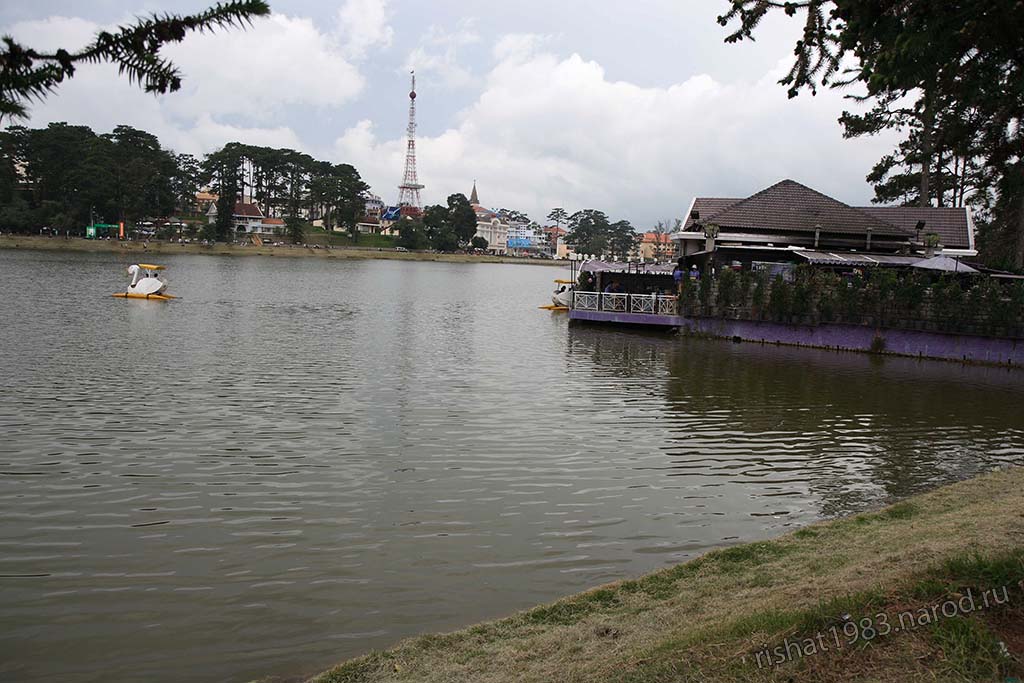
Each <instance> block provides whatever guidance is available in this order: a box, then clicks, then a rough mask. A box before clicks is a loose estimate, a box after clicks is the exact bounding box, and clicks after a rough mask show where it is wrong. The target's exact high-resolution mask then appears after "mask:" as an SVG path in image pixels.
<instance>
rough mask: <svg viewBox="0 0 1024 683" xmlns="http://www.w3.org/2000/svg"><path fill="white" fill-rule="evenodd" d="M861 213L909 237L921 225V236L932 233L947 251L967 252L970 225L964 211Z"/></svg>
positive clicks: (883, 208) (872, 210) (879, 209)
mask: <svg viewBox="0 0 1024 683" xmlns="http://www.w3.org/2000/svg"><path fill="white" fill-rule="evenodd" d="M861 211H863V212H865V213H867V214H870V215H872V216H874V217H876V218H878V219H880V220H883V221H886V222H887V223H891V224H893V225H895V226H896V227H898V228H901V229H903V230H905V231H907V232H909V233H910V234H912V235H916V233H917V222H918V221H924V222H925V225H924V230H923V231H922V233H921V234H922V236H923V235H926V234H928V233H930V232H934V233H936V234H937V235H938V236H939V239H940V240H942V246H944V247H946V248H948V249H969V248H971V236H970V235H971V233H970V230H971V228H970V224H969V223H968V220H967V209H965V208H963V207H961V208H949V207H943V208H938V207H919V206H866V207H863V208H861Z"/></svg>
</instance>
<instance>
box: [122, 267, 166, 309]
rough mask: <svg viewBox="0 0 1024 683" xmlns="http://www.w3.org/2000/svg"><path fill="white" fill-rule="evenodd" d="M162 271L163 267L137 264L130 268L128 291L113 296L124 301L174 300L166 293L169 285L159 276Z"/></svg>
mask: <svg viewBox="0 0 1024 683" xmlns="http://www.w3.org/2000/svg"><path fill="white" fill-rule="evenodd" d="M161 270H164V267H163V266H154V265H153V264H151V263H137V264H134V265H131V266H128V274H129V275H131V276H132V282H131V284H130V285H128V291H126V292H116V293H115V294H112V295H111V296H115V297H120V298H122V299H152V300H154V301H169V300H170V299H174V298H175V297H174V296H171V295H170V294H167V293H165V291H164V290H166V289H167V283H166V282H164V281H163V280H161V279H160V278H159V276H158V273H159V271H161Z"/></svg>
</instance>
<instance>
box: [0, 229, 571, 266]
mask: <svg viewBox="0 0 1024 683" xmlns="http://www.w3.org/2000/svg"><path fill="white" fill-rule="evenodd" d="M0 249H40V250H46V251H88V252H102V253H119V254H120V253H129V254H136V255H138V256H142V255H146V256H147V257H148V258H152V257H153V256H154V255H155V256H163V255H167V254H205V255H211V256H266V257H275V258H298V257H311V258H323V259H389V260H396V261H443V262H446V263H525V264H530V265H541V266H560V267H566V263H565V262H564V261H563V262H560V261H549V260H542V259H526V258H510V257H502V256H477V255H472V254H431V253H425V252H402V251H395V250H394V249H385V248H375V247H331V248H330V249H326V248H322V247H321V248H319V249H314V248H312V246H310V247H302V246H281V247H257V246H254V245H233V244H223V243H218V244H213V245H210V246H204V245H202V244H176V243H172V242H156V241H154V242H149V243H145V242H118V241H116V240H109V241H107V240H87V239H82V238H77V237H73V238H71V239H65V238H63V237H41V236H38V235H0Z"/></svg>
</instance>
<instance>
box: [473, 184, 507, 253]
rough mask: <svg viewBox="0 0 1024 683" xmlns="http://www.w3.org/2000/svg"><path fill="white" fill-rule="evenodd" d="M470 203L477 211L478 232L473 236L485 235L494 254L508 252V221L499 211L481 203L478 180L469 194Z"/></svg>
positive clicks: (488, 248)
mask: <svg viewBox="0 0 1024 683" xmlns="http://www.w3.org/2000/svg"><path fill="white" fill-rule="evenodd" d="M469 203H470V204H471V205H472V206H473V211H474V212H475V213H476V234H475V235H473V236H474V237H483V238H484V239H485V240H487V251H489V252H491V253H493V254H506V253H507V252H508V228H509V226H508V222H506V221H505V219H504V218H502V217H501V216H499V215H498V214H497V212H495V211H491V210H490V209H488V208H485V207H483V206H481V205H480V198H479V196H477V193H476V182H474V183H473V192H472V194H470V195H469Z"/></svg>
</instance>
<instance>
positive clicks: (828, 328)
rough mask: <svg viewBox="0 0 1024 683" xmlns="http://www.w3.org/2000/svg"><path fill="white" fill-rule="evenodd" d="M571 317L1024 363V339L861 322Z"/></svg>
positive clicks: (589, 314)
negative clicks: (877, 343) (878, 342)
mask: <svg viewBox="0 0 1024 683" xmlns="http://www.w3.org/2000/svg"><path fill="white" fill-rule="evenodd" d="M569 318H570V319H571V320H585V321H590V322H605V323H617V324H627V325H656V326H669V327H679V328H680V329H681V330H683V331H684V332H688V333H690V334H703V335H708V336H712V337H724V338H726V339H733V338H737V337H738V338H739V339H742V340H743V341H750V342H764V343H767V344H791V345H794V346H814V347H818V348H825V349H842V350H846V351H871V350H872V346H873V345H874V343H875V337H876V336H878V337H881V338H882V340H883V341H884V350H885V352H886V353H893V354H898V355H901V356H918V357H922V358H940V359H944V360H957V361H966V362H971V363H995V364H999V365H1020V366H1024V339H1001V338H998V337H979V336H973V335H965V334H946V333H944V332H922V331H918V330H897V329H890V328H879V329H877V330H876V329H874V328H871V327H863V326H860V325H838V324H830V325H786V324H783V323H775V322H765V321H753V320H724V319H721V318H683V317H681V316H669V315H644V314H633V313H609V312H606V311H579V310H573V311H569Z"/></svg>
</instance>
